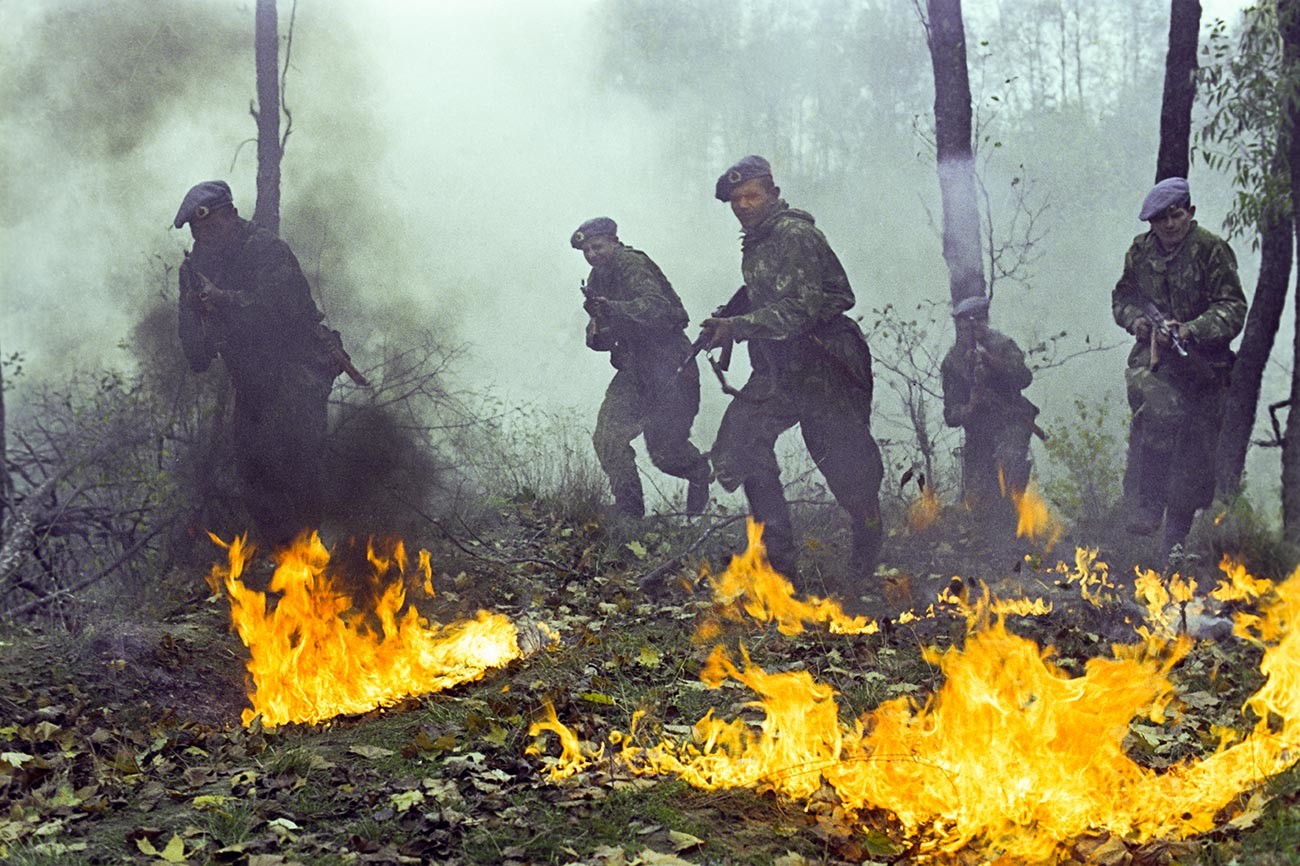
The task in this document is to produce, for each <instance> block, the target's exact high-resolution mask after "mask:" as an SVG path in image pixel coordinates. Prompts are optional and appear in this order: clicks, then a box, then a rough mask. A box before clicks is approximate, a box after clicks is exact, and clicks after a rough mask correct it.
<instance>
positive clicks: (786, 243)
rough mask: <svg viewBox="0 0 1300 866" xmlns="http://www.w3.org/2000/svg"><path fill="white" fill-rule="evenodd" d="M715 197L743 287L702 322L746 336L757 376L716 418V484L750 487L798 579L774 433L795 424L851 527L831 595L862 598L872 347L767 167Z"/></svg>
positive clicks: (818, 243) (873, 554) (755, 509)
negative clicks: (726, 206)
mask: <svg viewBox="0 0 1300 866" xmlns="http://www.w3.org/2000/svg"><path fill="white" fill-rule="evenodd" d="M714 195H715V196H716V197H717V198H718V199H719V200H720V201H723V202H728V203H730V205H731V210H732V212H733V213H734V214H735V216H736V219H737V220H739V222H740V227H741V236H742V240H741V272H742V274H743V276H744V279H745V284H744V286H742V287H741V289H740V291H739V292H738V293H737V297H735V298H733V299H732V302H730V303H728V304H727V308H728V312H730V313H734V315H728V316H726V317H717V316H715V317H713V318H709V319H706V320H705V321H704V323H703V329H704V330H703V332H702V334H701V336H702V338H703V339H704V341H705V346H706V347H707V348H716V347H725V346H727V345H728V344H730V343H731V342H732V341H733V340H734V341H748V342H749V358H750V365H751V367H752V371H753V372H752V374H751V376H750V378H749V381H748V382H746V383H745V386H744V387H743V388H742V389H741V390H740V392H739V394H738V395H737V396H736V397H735V398H734V399H733V400H732V402H731V404H730V405H729V406H728V407H727V410H726V413H725V414H724V415H723V418H722V424H721V426H720V427H719V429H718V438H717V441H716V442H715V443H714V446H713V449H712V452H711V457H712V460H713V466H714V473H715V477H716V478H717V480H718V482H719V483H721V484H722V486H723V487H724V488H726V489H727V490H729V491H730V490H735V489H736V488H738V487H740V486H742V485H743V486H744V488H745V496H746V498H747V499H748V500H749V509H750V513H751V514H753V516H754V517H755V518H756V519H757V520H759V521H762V523H763V525H764V529H763V540H764V541H765V542H766V544H767V551H768V557H769V559H770V560H771V563H772V566H773V567H774V568H775V569H776V570H777V571H779V572H781V573H782V574H784V575H785V576H786V577H788V578H790V579H791V581H792V582H793V583H795V585H796V586H799V578H798V568H797V565H798V563H797V560H798V555H797V552H796V548H795V543H794V530H793V527H792V524H791V520H790V507H789V505H788V503H787V502H786V499H785V495H784V492H783V490H782V487H781V470H780V466H779V465H778V463H777V459H776V450H775V446H776V440H777V437H778V436H780V435H781V433H782V432H784V431H786V430H788V429H790V428H791V427H793V426H794V425H795V424H798V425H800V432H801V433H802V435H803V440H804V443H805V444H806V445H807V447H808V452H809V454H811V455H812V458H813V460H814V461H815V462H816V464H817V468H818V469H819V470H821V473H822V475H823V476H824V477H825V478H826V483H827V484H828V485H829V487H830V489H831V493H833V494H834V496H835V499H836V501H837V502H838V503H839V504H840V506H841V507H842V508H843V509H844V510H845V511H847V512H848V514H849V518H850V521H851V525H852V532H853V550H852V556H851V558H850V561H849V569H850V571H851V572H852V575H851V576H849V577H846V578H845V579H844V580H843V583H842V584H841V585H840V586H837V587H831V588H830V589H831V590H832V591H833V592H838V593H839V594H841V595H843V596H844V597H845V599H846V601H848V600H851V599H853V598H856V597H858V596H860V595H861V592H862V587H861V586H860V581H861V580H863V579H865V578H868V577H870V576H871V575H872V574H873V573H874V571H875V567H876V562H877V558H878V557H879V554H880V541H881V525H880V502H879V493H880V482H881V478H882V476H883V474H884V467H883V464H882V462H881V457H880V449H879V448H878V447H877V445H876V441H875V439H874V438H872V435H871V396H872V379H871V352H870V350H869V349H868V348H867V341H866V339H865V338H864V337H863V336H862V331H861V329H859V328H858V325H857V323H855V322H854V321H853V320H852V319H850V318H849V317H848V316H846V315H844V313H845V311H846V310H848V309H849V308H850V307H852V306H853V303H854V298H853V290H852V288H851V287H850V286H849V280H848V277H847V276H846V275H845V273H844V268H843V267H842V266H841V265H840V261H839V259H838V258H837V257H836V256H835V253H834V252H833V251H832V250H831V248H830V245H829V244H828V243H827V242H826V238H825V236H824V235H823V234H822V233H821V231H820V230H819V229H818V228H817V227H816V226H815V225H814V224H813V218H812V216H811V215H810V214H808V213H806V212H804V211H801V210H796V209H794V208H791V207H790V206H789V205H788V204H786V202H785V201H784V200H783V199H782V198H781V190H780V188H779V187H777V186H776V184H775V183H774V182H773V179H772V169H771V166H770V165H769V164H768V162H767V160H765V159H763V158H762V157H760V156H747V157H745V158H744V159H742V160H741V161H740V162H738V163H736V165H734V166H732V167H731V168H729V169H727V171H726V172H724V173H723V174H722V176H721V177H720V178H718V182H717V185H716V188H715V190H714Z"/></svg>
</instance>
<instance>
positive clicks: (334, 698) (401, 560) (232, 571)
mask: <svg viewBox="0 0 1300 866" xmlns="http://www.w3.org/2000/svg"><path fill="white" fill-rule="evenodd" d="M213 541H215V542H216V543H217V544H219V545H220V546H222V547H223V548H225V549H226V551H227V554H228V564H226V565H225V566H223V565H220V564H219V565H216V566H214V567H213V569H212V573H211V575H210V576H209V578H208V581H209V583H210V584H212V586H213V589H214V591H215V590H217V589H219V588H224V590H225V593H226V596H227V598H228V599H229V601H230V620H231V626H232V628H234V629H235V630H236V631H237V632H238V633H239V637H240V639H241V640H242V641H243V642H244V645H245V646H246V647H248V650H249V653H250V656H251V657H250V659H249V661H248V673H249V679H250V683H249V692H248V698H249V701H250V702H251V703H252V707H251V708H249V709H245V710H244V713H243V722H244V724H245V725H249V724H251V723H252V722H253V720H254V719H255V718H257V717H258V716H261V718H262V722H263V724H266V725H268V726H276V725H282V724H285V723H287V722H306V723H308V724H315V723H317V722H321V721H324V720H325V719H328V718H331V717H333V716H336V715H340V714H344V713H361V712H366V711H368V710H372V709H374V708H376V707H381V706H389V705H391V704H393V703H395V702H397V701H398V700H400V699H402V698H404V697H407V696H410V695H419V694H427V693H429V692H436V691H441V690H443V689H447V688H450V687H451V686H454V685H456V684H458V683H462V682H466V681H469V680H476V679H478V678H480V677H482V676H483V674H484V673H485V672H486V671H487V670H488V669H489V668H493V667H498V666H501V665H504V664H506V663H507V662H509V661H511V660H512V659H515V658H517V657H519V655H520V651H519V643H518V633H517V631H516V629H515V626H514V624H513V623H511V621H510V620H509V619H508V618H507V617H505V616H502V615H501V614H489V613H487V612H486V611H479V613H478V616H477V617H476V618H474V619H471V620H462V621H459V622H454V623H450V624H447V625H441V624H439V623H433V622H430V621H428V620H427V619H425V618H424V617H422V616H420V613H419V611H418V610H416V608H415V607H414V606H406V587H405V574H406V569H407V557H406V552H405V549H404V548H403V546H402V545H401V543H400V542H399V543H398V544H397V545H396V546H395V548H394V550H393V552H392V553H391V554H388V555H382V554H380V553H377V552H376V551H375V550H374V549H373V548H371V549H369V550H368V552H367V558H368V560H369V562H370V565H371V567H372V568H373V574H372V575H369V576H368V577H369V579H370V581H371V583H372V585H373V587H374V589H375V595H376V596H377V598H376V600H375V602H374V605H373V609H368V610H367V609H361V607H360V606H358V605H357V604H356V603H354V599H353V598H352V597H350V596H349V595H348V594H347V593H346V592H344V591H343V590H342V589H340V588H339V585H338V578H339V577H340V575H338V574H336V573H333V572H332V571H331V569H330V567H329V561H330V555H329V551H327V550H326V549H325V546H324V545H323V544H322V543H321V540H320V538H319V536H317V535H316V534H315V533H313V534H312V535H311V537H310V538H302V539H300V540H299V541H297V542H295V544H294V545H293V546H291V547H290V548H288V549H287V550H284V551H282V552H281V553H279V554H277V567H276V569H275V574H274V575H273V576H272V578H271V584H270V589H271V592H273V593H276V594H278V598H277V600H276V601H275V602H274V606H273V607H271V606H269V605H268V599H267V593H264V592H259V591H257V590H254V589H250V588H249V587H247V586H245V584H244V580H243V574H244V568H245V566H246V565H247V563H248V561H249V559H250V557H251V555H252V550H251V548H249V547H248V546H247V545H246V542H245V539H243V538H242V537H241V538H236V539H235V540H234V541H232V542H230V543H229V544H227V543H225V542H223V541H221V540H220V539H218V538H216V537H215V536H213ZM418 568H419V570H420V571H421V572H422V574H423V585H424V588H425V590H426V591H427V592H429V593H430V594H432V589H433V586H432V568H431V566H430V563H429V557H428V554H427V552H425V551H421V553H420V556H419V561H418ZM390 569H395V571H396V577H392V576H391V574H392V572H391V571H390ZM367 607H368V606H367ZM403 607H406V611H405V613H403V612H402V608H403ZM268 608H270V609H268Z"/></svg>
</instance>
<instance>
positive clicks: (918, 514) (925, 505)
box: [906, 484, 942, 532]
mask: <svg viewBox="0 0 1300 866" xmlns="http://www.w3.org/2000/svg"><path fill="white" fill-rule="evenodd" d="M941 510H942V506H941V505H940V503H939V495H938V494H937V493H935V492H934V487H933V486H931V485H929V484H927V485H925V486H923V487H922V488H921V495H920V496H918V497H916V499H914V500H912V502H911V504H909V505H908V506H907V520H906V522H907V528H908V529H910V530H911V531H912V532H924V531H925V530H927V529H929V528H930V527H931V526H933V525H934V522H935V521H936V520H938V519H939V512H940V511H941Z"/></svg>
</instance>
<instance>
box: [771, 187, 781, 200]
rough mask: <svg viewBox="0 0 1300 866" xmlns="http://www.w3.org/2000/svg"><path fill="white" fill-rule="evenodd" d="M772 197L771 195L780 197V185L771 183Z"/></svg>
mask: <svg viewBox="0 0 1300 866" xmlns="http://www.w3.org/2000/svg"><path fill="white" fill-rule="evenodd" d="M772 197H773V198H780V197H781V187H779V186H776V185H773V186H772Z"/></svg>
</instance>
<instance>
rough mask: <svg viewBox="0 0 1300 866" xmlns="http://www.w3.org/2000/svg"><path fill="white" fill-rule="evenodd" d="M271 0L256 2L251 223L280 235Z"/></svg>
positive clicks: (276, 58) (276, 38)
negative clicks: (254, 173) (254, 185)
mask: <svg viewBox="0 0 1300 866" xmlns="http://www.w3.org/2000/svg"><path fill="white" fill-rule="evenodd" d="M278 25H279V22H278V19H277V15H276V9H275V0H257V12H256V18H255V24H254V33H253V49H254V57H255V61H256V67H257V108H255V109H254V110H253V117H254V118H255V119H256V120H257V206H256V208H255V209H254V212H253V221H254V222H256V223H257V224H258V225H260V226H262V227H263V228H265V229H266V230H267V231H270V232H273V233H275V234H277V235H278V234H279V233H280V156H281V150H280V34H279V26H278Z"/></svg>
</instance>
